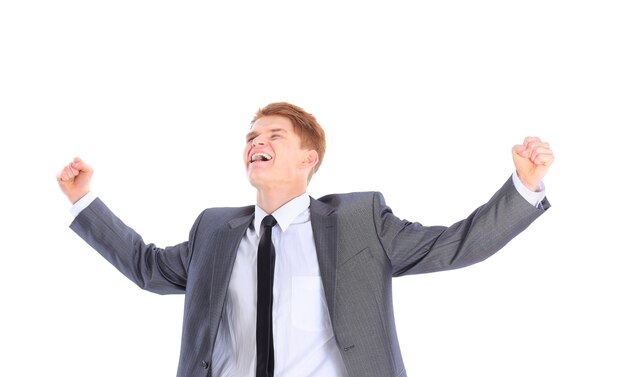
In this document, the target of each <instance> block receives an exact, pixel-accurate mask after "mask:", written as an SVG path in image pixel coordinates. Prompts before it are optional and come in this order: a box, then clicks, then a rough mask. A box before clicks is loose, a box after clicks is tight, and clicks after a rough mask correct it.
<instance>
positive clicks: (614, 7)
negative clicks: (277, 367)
mask: <svg viewBox="0 0 626 377" xmlns="http://www.w3.org/2000/svg"><path fill="white" fill-rule="evenodd" d="M207 3H209V2H192V1H179V2H173V1H172V2H169V1H137V0H125V1H106V2H104V1H101V2H92V1H28V0H22V1H5V2H2V5H0V164H1V170H0V172H1V177H2V178H1V180H2V181H1V182H2V183H1V185H0V190H2V195H1V196H0V219H1V224H0V225H1V226H0V241H1V242H2V254H1V255H2V258H1V259H0V260H1V262H0V263H1V265H0V266H1V267H2V270H1V273H0V284H1V287H2V298H1V306H2V309H1V312H0V313H1V314H0V315H1V321H0V342H1V346H2V349H3V354H2V361H1V362H0V375H2V376H35V375H44V374H45V375H54V376H173V375H174V374H175V371H176V366H177V362H178V351H179V345H180V331H181V323H182V303H183V297H182V296H157V295H153V294H150V293H147V292H144V291H141V290H140V289H138V288H137V287H135V286H134V285H133V284H132V283H130V282H129V281H128V280H126V279H125V278H124V277H123V276H122V275H121V274H120V273H119V272H117V271H116V270H115V269H114V268H112V267H111V266H110V265H109V264H108V263H107V262H106V261H104V259H102V257H100V256H99V255H98V254H97V253H96V252H94V251H92V250H91V249H90V248H89V247H88V246H87V245H86V244H85V243H84V242H83V241H82V240H80V239H79V238H78V237H77V236H75V235H74V234H73V232H72V231H71V230H70V229H69V228H68V224H69V222H70V216H69V214H68V208H69V203H68V202H67V200H66V199H65V197H64V196H63V195H62V194H61V193H60V191H59V190H58V188H57V184H56V181H55V174H56V172H57V171H58V170H60V169H61V167H62V166H63V165H65V164H67V163H68V162H69V161H70V160H71V159H72V158H73V157H74V156H81V157H83V158H84V159H85V160H86V161H87V162H89V163H90V164H91V165H92V166H93V167H94V168H95V171H96V173H95V176H94V179H93V184H92V189H93V190H94V191H95V192H96V193H97V194H99V195H100V196H101V197H102V198H103V199H104V200H105V202H106V203H107V204H108V205H109V206H110V207H111V208H112V209H113V210H114V211H116V213H117V214H118V215H119V216H120V217H121V218H123V219H124V220H125V221H126V222H127V223H128V224H129V225H131V226H132V227H134V228H135V229H136V230H137V231H139V232H140V233H141V234H142V235H143V236H144V239H146V240H147V241H150V242H155V243H157V244H158V245H160V246H167V245H170V244H174V243H178V242H180V241H183V240H184V239H185V238H186V236H187V232H188V231H189V228H190V227H191V225H192V223H193V221H194V220H195V218H196V216H197V215H198V214H199V212H200V211H201V210H202V209H203V208H205V207H209V206H236V205H244V204H251V203H252V202H253V201H254V190H253V189H252V188H251V187H250V186H249V185H248V183H247V181H246V179H245V174H244V170H243V164H242V159H241V150H242V148H243V141H244V140H243V139H244V135H245V133H246V132H247V129H248V127H249V121H250V119H251V118H252V116H253V114H254V112H255V111H256V109H258V108H259V107H262V106H264V105H266V104H267V103H269V102H274V101H289V102H292V103H295V104H297V105H299V106H302V107H304V108H305V109H306V110H308V111H309V112H312V113H313V114H314V115H315V116H316V117H317V118H318V120H319V121H320V123H321V124H322V125H323V126H324V128H325V130H326V133H327V138H328V153H327V155H326V160H325V162H324V164H323V165H322V167H321V169H320V171H319V173H318V175H317V176H315V178H314V179H313V181H312V183H311V186H310V191H309V193H310V194H311V195H312V196H315V197H318V196H321V195H323V194H327V193H333V192H346V191H359V190H378V191H382V192H383V193H384V194H385V197H386V199H387V203H388V204H389V205H390V206H391V207H392V208H393V209H394V211H395V213H396V214H397V215H398V216H400V217H403V218H407V219H410V220H415V221H420V222H421V223H423V224H427V225H435V224H442V225H449V224H451V223H453V222H454V221H456V220H459V219H461V218H463V217H465V216H466V215H468V214H469V213H470V212H471V211H472V210H473V209H474V208H475V207H476V206H478V205H479V204H481V203H483V202H484V201H486V200H487V199H488V198H489V197H490V196H491V195H492V194H493V193H494V192H495V191H496V190H497V189H498V188H499V187H500V185H501V184H502V183H503V182H504V181H505V180H506V179H507V178H508V177H509V175H510V174H511V173H512V171H513V165H512V162H511V158H510V148H511V147H512V146H513V145H514V144H516V143H519V142H521V141H522V139H523V138H524V136H526V135H538V136H540V137H542V138H544V139H546V140H548V141H549V142H550V143H551V144H552V147H553V149H554V152H555V155H556V161H555V163H554V165H553V166H552V169H551V170H550V172H549V175H548V176H547V177H546V179H545V184H546V187H547V193H548V197H549V199H550V201H551V202H552V204H553V208H552V209H550V210H549V211H548V212H547V213H546V215H545V216H543V217H541V218H540V219H539V220H537V221H536V222H535V223H534V224H532V225H531V227H530V228H529V229H528V230H527V231H526V232H524V233H523V234H522V235H520V236H519V237H517V238H516V239H514V240H513V241H512V242H511V243H509V244H508V245H507V246H506V247H505V248H504V249H503V250H502V251H501V252H500V253H498V254H497V255H495V256H494V257H493V258H491V259H489V260H487V261H485V262H484V263H481V264H478V265H475V266H472V267H469V268H466V269H462V270H457V271H452V272H444V273H438V274H431V275H422V276H411V277H405V278H400V279H396V280H395V284H394V297H395V311H396V319H397V326H398V331H399V336H400V341H401V346H402V350H403V356H404V360H405V364H406V367H407V370H408V373H409V375H410V376H430V377H433V376H460V375H463V376H478V375H480V376H498V377H501V376H571V375H579V376H624V375H626V365H625V361H624V360H625V359H624V354H625V350H626V344H625V343H626V341H625V339H626V325H625V324H624V318H626V309H625V307H626V305H624V304H625V301H626V300H625V294H624V287H626V277H625V274H624V265H625V263H624V262H625V260H626V258H625V257H624V252H625V251H626V248H625V247H624V241H623V238H624V236H623V234H624V213H625V212H624V211H625V210H626V206H625V204H624V199H623V194H622V192H623V184H622V183H621V182H623V165H624V162H625V160H624V154H623V151H622V150H623V145H624V143H623V142H622V141H621V138H619V137H618V136H617V134H618V132H623V131H620V128H623V127H624V125H625V123H626V116H625V105H626V91H625V88H626V74H625V72H626V69H625V67H626V56H625V46H626V43H625V42H626V37H625V36H626V27H625V26H624V25H625V23H624V20H625V19H626V13H625V12H624V10H623V9H622V8H621V7H620V5H621V2H620V1H602V0H596V1H552V0H543V1H524V2H521V1H518V2H511V1H486V0H478V1H440V0H439V1H418V2H409V1H407V2H399V1H386V2H384V5H383V2H369V1H358V2H357V1H354V2H347V1H346V2H342V1H328V2H325V1H315V2H313V1H309V2H299V1H291V2H287V1H285V2H275V1H262V2H252V1H230V2H224V3H225V4H227V5H225V4H221V3H222V2H220V3H219V5H208V4H207ZM213 3H216V4H218V2H213Z"/></svg>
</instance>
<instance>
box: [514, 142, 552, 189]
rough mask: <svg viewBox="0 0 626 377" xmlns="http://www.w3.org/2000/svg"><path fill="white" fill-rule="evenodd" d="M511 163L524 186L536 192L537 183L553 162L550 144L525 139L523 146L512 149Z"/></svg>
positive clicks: (519, 145)
mask: <svg viewBox="0 0 626 377" xmlns="http://www.w3.org/2000/svg"><path fill="white" fill-rule="evenodd" d="M512 153H513V163H514V164H515V170H516V171H517V176H518V177H519V178H520V181H522V183H523V184H524V186H526V187H528V188H529V189H530V190H532V191H537V189H538V186H539V183H540V182H541V180H542V179H543V177H544V176H545V175H546V173H547V172H548V169H549V168H550V165H552V162H553V161H554V155H553V154H552V149H550V144H548V143H546V142H544V141H541V139H539V138H538V137H530V136H529V137H526V138H525V139H524V143H523V144H518V145H515V146H514V147H513V151H512Z"/></svg>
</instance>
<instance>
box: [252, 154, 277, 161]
mask: <svg viewBox="0 0 626 377" xmlns="http://www.w3.org/2000/svg"><path fill="white" fill-rule="evenodd" d="M271 159H272V157H271V156H270V155H269V154H267V153H262V152H261V153H255V154H253V155H252V157H251V158H250V162H255V161H269V160H271Z"/></svg>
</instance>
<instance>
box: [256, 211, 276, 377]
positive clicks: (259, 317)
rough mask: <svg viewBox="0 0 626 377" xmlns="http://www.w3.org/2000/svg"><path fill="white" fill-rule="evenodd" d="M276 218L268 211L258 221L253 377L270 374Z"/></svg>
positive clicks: (269, 376)
mask: <svg viewBox="0 0 626 377" xmlns="http://www.w3.org/2000/svg"><path fill="white" fill-rule="evenodd" d="M274 225H276V219H275V218H274V217H273V216H271V215H269V216H265V218H264V219H263V221H261V232H262V234H261V241H260V242H259V252H258V254H257V304H256V377H272V376H274V338H273V334H272V289H273V286H274V261H275V259H276V251H274V245H273V244H272V227H274Z"/></svg>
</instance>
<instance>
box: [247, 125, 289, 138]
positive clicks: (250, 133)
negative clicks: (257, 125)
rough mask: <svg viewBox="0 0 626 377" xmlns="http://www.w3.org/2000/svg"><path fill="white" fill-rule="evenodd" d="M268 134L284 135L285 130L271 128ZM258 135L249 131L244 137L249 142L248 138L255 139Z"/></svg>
mask: <svg viewBox="0 0 626 377" xmlns="http://www.w3.org/2000/svg"><path fill="white" fill-rule="evenodd" d="M269 132H270V134H278V133H283V134H286V133H287V130H285V129H284V128H272V129H271V130H270V131H269ZM258 135H259V133H258V132H257V131H250V132H248V134H247V135H246V140H250V138H252V137H256V136H258Z"/></svg>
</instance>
